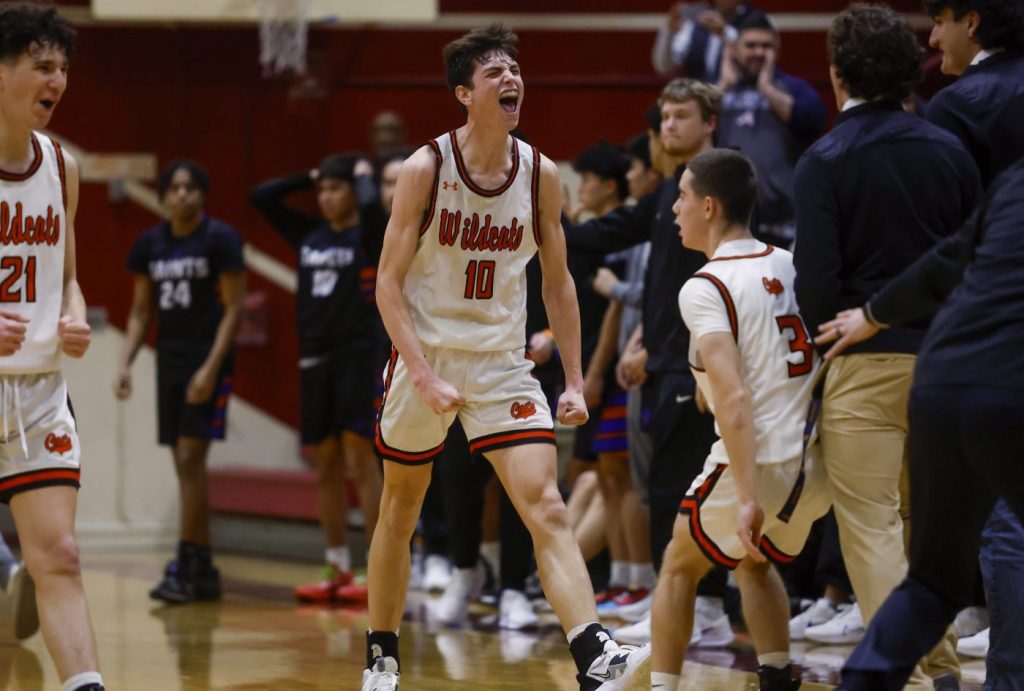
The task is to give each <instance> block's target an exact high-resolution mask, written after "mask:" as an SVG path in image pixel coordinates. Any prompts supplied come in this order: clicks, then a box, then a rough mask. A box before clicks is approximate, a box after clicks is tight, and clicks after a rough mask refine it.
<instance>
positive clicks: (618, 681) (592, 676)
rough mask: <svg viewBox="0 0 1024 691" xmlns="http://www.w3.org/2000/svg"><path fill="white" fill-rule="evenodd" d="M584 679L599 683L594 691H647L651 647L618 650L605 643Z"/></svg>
mask: <svg viewBox="0 0 1024 691" xmlns="http://www.w3.org/2000/svg"><path fill="white" fill-rule="evenodd" d="M585 678H586V679H589V680H593V681H599V682H602V683H601V684H600V685H599V686H597V687H595V691H626V689H642V688H647V687H648V686H650V679H651V646H650V645H649V644H648V645H643V646H641V647H639V648H637V647H634V646H631V645H626V646H620V645H619V644H618V643H616V642H615V641H612V640H609V641H608V642H607V643H605V644H604V652H603V653H601V654H600V655H598V656H597V657H596V658H594V661H593V662H591V663H590V667H589V668H588V669H587V673H586V675H585ZM645 684H646V686H644V685H645ZM582 686H583V685H582V684H581V687H582Z"/></svg>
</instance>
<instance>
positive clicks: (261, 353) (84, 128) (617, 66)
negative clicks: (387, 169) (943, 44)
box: [51, 0, 919, 425]
mask: <svg viewBox="0 0 1024 691" xmlns="http://www.w3.org/2000/svg"><path fill="white" fill-rule="evenodd" d="M69 4H87V0H73V2H72V3H69ZM845 4H846V3H844V2H831V1H826V0H787V1H784V0H775V1H774V2H769V1H768V0H762V2H760V3H759V5H760V6H761V7H763V8H765V9H767V10H770V11H788V12H793V11H800V12H809V11H813V12H828V11H833V10H835V9H840V8H842V7H843V6H845ZM894 4H899V5H901V9H905V10H908V11H917V10H918V8H919V5H918V2H917V0H905V1H904V2H902V3H894ZM484 5H486V7H484ZM667 5H668V2H664V1H661V2H659V1H655V0H614V1H611V0H609V1H606V2H594V1H593V0H560V2H557V3H552V2H549V1H548V0H496V1H494V2H489V3H481V2H479V0H477V1H473V0H442V1H441V9H442V11H444V12H470V11H473V12H479V11H481V10H486V11H488V12H501V13H505V16H506V17H507V21H508V22H509V23H510V24H511V25H512V26H513V27H514V26H515V14H514V12H515V11H519V12H534V13H544V12H552V11H557V12H580V13H581V17H580V20H581V22H584V21H586V19H585V17H584V16H583V13H584V12H586V13H590V14H592V13H594V12H607V13H614V12H625V11H628V12H662V11H664V10H665V9H666V7H667ZM553 6H554V7H553ZM455 35H456V33H455V32H443V31H383V30H372V29H371V30H358V31H354V30H329V31H328V30H314V31H313V32H312V33H311V36H310V63H311V66H312V70H313V72H314V73H315V74H316V75H317V77H318V78H319V79H320V80H321V82H322V83H323V84H324V85H325V86H326V89H325V92H326V93H325V95H324V96H323V97H322V98H319V99H309V98H292V97H290V96H289V91H290V89H291V88H292V87H291V84H289V83H288V82H286V81H273V80H272V81H265V80H263V79H262V78H261V75H260V69H259V65H258V55H259V52H258V50H259V48H258V41H257V32H256V31H255V30H254V29H252V28H173V27H169V28H156V27H113V26H101V25H87V26H84V27H82V28H81V29H80V42H79V55H78V57H77V58H76V59H75V61H74V64H73V66H72V70H71V77H70V84H69V88H68V91H67V93H66V95H65V97H64V100H63V102H62V105H61V107H60V109H59V110H58V114H57V116H56V117H55V119H54V121H53V122H52V123H51V128H52V129H53V130H54V131H55V132H58V133H59V134H60V136H63V137H66V138H67V139H68V140H70V141H72V142H75V143H76V144H79V145H80V146H82V147H83V148H85V149H86V150H89V151H102V152H129V151H143V152H154V153H156V154H157V156H158V158H159V162H160V164H161V165H163V164H165V163H167V162H168V161H170V160H171V159H173V158H176V157H189V158H195V159H196V160H198V161H200V162H202V164H203V165H204V166H206V167H207V169H208V170H209V171H210V173H211V177H212V181H213V185H212V191H211V195H210V200H209V211H210V212H211V213H212V214H213V215H215V216H218V217H221V218H223V219H225V220H227V221H229V222H231V223H233V224H235V225H236V226H237V227H238V228H240V229H241V230H242V232H243V234H244V235H245V238H246V240H247V241H248V242H250V243H252V244H254V245H255V246H257V247H259V248H260V249H262V250H263V251H265V252H268V253H270V254H271V255H273V256H275V257H277V258H279V259H280V260H282V261H285V262H287V263H288V264H290V265H294V254H293V252H292V251H291V250H290V249H289V248H288V247H287V246H286V245H285V243H284V242H283V241H281V240H279V239H278V237H277V236H276V235H275V234H274V233H273V231H272V230H270V228H269V227H268V226H267V225H266V224H265V223H264V222H263V221H262V220H261V219H259V218H258V217H257V214H256V213H255V212H254V211H253V209H252V208H251V207H250V206H249V203H248V191H249V189H250V188H251V187H252V186H253V185H254V184H255V183H257V182H258V181H260V180H263V179H265V178H267V177H270V176H273V175H279V174H283V173H288V172H292V171H296V170H305V169H309V168H311V167H313V166H314V165H315V164H316V162H317V161H319V160H320V159H321V158H322V157H323V156H324V155H325V154H327V153H329V152H334V151H342V150H354V149H365V148H366V147H367V138H368V137H367V133H368V127H369V123H370V120H371V119H372V117H373V115H374V114H375V113H377V112H378V111H380V110H382V109H385V108H387V109H394V110H397V111H398V112H400V113H401V114H402V115H403V116H404V117H405V119H406V121H407V124H408V128H409V141H410V143H417V142H422V141H424V140H426V139H427V138H429V137H431V136H434V135H437V134H439V133H441V132H443V131H444V130H446V129H448V128H451V127H452V126H454V125H457V124H459V122H460V114H459V112H458V110H457V108H456V106H455V105H454V101H453V99H452V97H451V96H450V95H449V94H448V92H447V90H446V89H445V88H444V86H443V75H442V69H441V61H440V49H441V47H442V46H443V45H444V43H446V42H447V41H449V40H450V39H452V38H453V37H454V36H455ZM653 39H654V36H653V34H648V33H644V32H610V31H595V32H591V31H575V32H553V31H522V32H520V48H521V55H520V62H521V64H522V67H523V74H524V76H525V79H526V85H527V90H526V96H527V97H526V101H525V106H524V111H523V118H522V121H521V123H520V124H521V128H522V130H523V131H524V132H525V133H526V134H527V136H528V137H529V139H530V141H531V142H533V143H535V144H537V145H538V146H539V147H540V148H541V150H542V151H544V152H545V153H547V154H548V155H549V156H551V157H552V158H555V159H567V158H571V157H572V156H573V155H574V153H575V152H577V151H578V150H580V149H581V148H583V147H585V146H587V145H589V144H591V143H592V142H594V141H595V140H597V139H598V138H599V137H604V138H606V139H609V140H611V141H617V142H624V141H625V140H627V139H628V138H629V137H630V136H631V135H633V134H635V133H636V132H638V131H640V130H641V129H642V128H643V124H642V123H643V121H642V115H643V113H644V110H645V109H646V108H647V107H648V106H649V105H650V104H651V103H653V102H654V100H655V99H656V97H657V94H658V92H659V90H660V87H661V85H662V84H663V83H664V79H662V78H660V77H658V76H656V75H655V74H654V73H653V71H652V69H651V66H650V49H651V45H652V42H653ZM782 41H783V48H782V54H781V66H782V68H783V69H785V70H788V71H790V72H792V73H795V74H798V75H801V76H803V77H805V78H807V79H809V80H811V81H812V83H814V84H816V85H817V86H819V87H820V88H821V89H822V90H823V91H824V90H825V89H826V88H827V74H826V60H825V48H824V35H823V34H822V33H790V34H784V36H783V39H782ZM308 203H310V204H312V198H311V197H310V198H309V200H308ZM310 208H312V206H310ZM154 221H155V219H154V218H153V217H152V216H151V215H150V214H148V213H147V212H145V211H143V210H141V209H140V208H139V207H137V206H135V205H134V204H132V203H131V202H118V203H110V202H109V201H108V198H107V189H106V187H105V186H102V185H95V184H87V185H83V188H82V201H81V205H80V208H79V220H78V229H77V230H78V237H79V240H78V247H79V260H78V264H79V266H78V269H79V274H80V280H81V283H82V285H83V288H84V290H85V294H86V297H87V299H88V301H89V303H90V304H92V305H103V306H106V307H107V308H109V310H110V315H111V319H112V321H113V323H114V324H116V325H117V326H120V327H123V325H124V321H125V316H126V313H127V309H128V306H129V303H130V292H131V280H130V278H129V276H128V274H127V273H126V271H125V270H124V269H123V264H124V260H125V257H126V256H127V253H128V249H129V247H130V246H131V243H132V242H133V241H134V239H135V238H136V237H137V235H138V234H139V232H140V231H141V230H142V228H144V227H145V226H147V225H150V224H151V223H153V222H154ZM249 286H250V290H256V291H263V292H265V293H266V294H267V297H268V303H269V311H270V322H271V323H270V333H271V339H270V342H269V343H268V344H267V345H266V346H258V347H255V346H247V347H241V348H239V365H238V368H239V371H238V377H237V392H238V393H239V394H240V395H241V396H242V397H244V398H245V399H247V400H249V401H250V402H252V403H254V404H255V405H257V406H258V407H260V408H262V409H264V410H265V411H267V412H268V413H270V414H272V415H273V416H275V417H277V418H279V419H281V420H283V421H285V422H287V423H289V424H292V425H297V422H298V383H297V376H296V360H297V357H298V355H297V347H296V339H295V335H294V331H293V326H292V325H293V321H294V307H293V296H291V295H289V294H287V293H286V292H284V291H283V290H281V289H279V288H277V287H276V286H275V285H273V284H270V283H268V282H266V281H265V280H263V279H262V278H260V277H259V276H256V275H253V274H250V283H249Z"/></svg>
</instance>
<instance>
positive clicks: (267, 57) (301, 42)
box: [257, 0, 312, 77]
mask: <svg viewBox="0 0 1024 691" xmlns="http://www.w3.org/2000/svg"><path fill="white" fill-rule="evenodd" d="M257 4H258V5H259V8H260V64H261V65H263V76H264V77H272V76H274V75H278V74H282V73H284V72H288V71H291V72H294V73H295V74H298V75H301V74H305V72H306V40H307V36H308V32H309V10H310V6H311V4H312V0H257Z"/></svg>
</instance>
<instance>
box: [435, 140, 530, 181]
mask: <svg viewBox="0 0 1024 691" xmlns="http://www.w3.org/2000/svg"><path fill="white" fill-rule="evenodd" d="M448 136H450V137H451V138H452V153H454V154H455V167H456V168H457V169H458V171H459V177H460V178H462V181H463V182H464V183H466V187H468V188H469V189H470V190H471V191H472V192H473V193H474V194H479V195H480V196H481V197H497V196H498V195H499V194H501V193H502V192H504V191H505V190H507V189H508V188H509V187H511V186H512V183H513V182H514V181H515V179H516V174H518V173H519V140H518V139H516V138H515V137H512V170H511V171H509V174H508V179H507V180H505V182H504V184H502V185H501V186H500V187H497V188H495V189H493V190H488V189H484V188H483V187H480V185H478V184H476V183H475V182H473V179H472V178H470V177H469V171H468V170H466V163H465V162H464V161H463V160H462V152H461V151H459V139H458V137H456V136H455V130H452V131H451V132H449V133H448Z"/></svg>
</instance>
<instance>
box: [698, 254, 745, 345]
mask: <svg viewBox="0 0 1024 691" xmlns="http://www.w3.org/2000/svg"><path fill="white" fill-rule="evenodd" d="M693 278H704V279H707V280H709V281H711V283H712V285H714V286H715V288H717V289H718V294H719V295H721V296H722V302H724V303H725V311H726V312H728V313H729V328H730V329H732V337H733V338H734V339H735V340H736V342H737V343H739V341H740V324H739V318H738V317H737V316H736V304H735V303H734V302H733V301H732V295H730V294H729V289H728V288H726V287H725V284H724V283H722V280H721V279H720V278H719V277H718V276H715V275H713V274H708V273H704V272H703V271H701V272H699V273H695V274H694V275H693Z"/></svg>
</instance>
